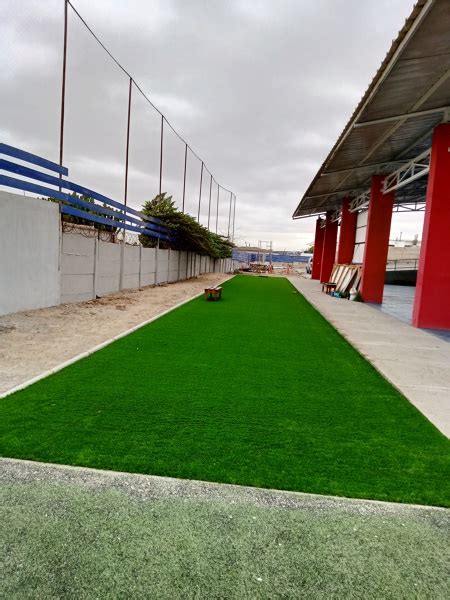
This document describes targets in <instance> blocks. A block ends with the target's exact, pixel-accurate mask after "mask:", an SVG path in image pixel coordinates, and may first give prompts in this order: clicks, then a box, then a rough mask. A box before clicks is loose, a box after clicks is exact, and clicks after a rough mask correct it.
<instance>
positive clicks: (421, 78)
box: [294, 0, 450, 217]
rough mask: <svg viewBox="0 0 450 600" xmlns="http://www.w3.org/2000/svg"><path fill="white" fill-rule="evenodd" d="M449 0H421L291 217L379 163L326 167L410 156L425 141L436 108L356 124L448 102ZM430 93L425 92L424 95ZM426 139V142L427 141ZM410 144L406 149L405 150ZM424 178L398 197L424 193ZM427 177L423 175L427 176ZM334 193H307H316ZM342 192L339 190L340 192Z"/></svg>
mask: <svg viewBox="0 0 450 600" xmlns="http://www.w3.org/2000/svg"><path fill="white" fill-rule="evenodd" d="M449 70H450V0H419V2H417V4H416V6H415V7H414V9H413V11H412V13H411V15H410V17H409V18H408V19H407V20H406V23H405V25H404V27H403V29H402V30H401V32H400V33H399V35H398V37H397V39H396V40H395V41H394V42H393V44H392V46H391V48H390V50H389V52H388V54H387V55H386V58H385V59H384V61H383V63H382V65H381V67H380V69H379V70H378V72H377V73H376V75H375V77H374V79H373V81H372V83H371V84H370V86H369V87H368V89H367V91H366V93H365V94H364V96H363V98H362V99H361V101H360V103H359V104H358V107H357V108H356V110H355V112H354V113H353V115H352V117H351V119H350V121H349V122H348V124H347V126H346V127H345V129H344V131H343V133H342V134H341V136H340V137H339V139H338V141H337V142H336V144H335V146H334V147H333V149H332V150H331V152H330V154H329V155H328V157H327V159H326V160H325V162H324V164H323V165H322V167H321V168H320V169H319V171H318V173H317V174H316V176H315V177H314V179H313V181H312V182H311V184H310V186H309V188H308V190H307V192H306V193H305V195H304V197H303V199H302V201H301V202H300V204H299V206H298V207H297V209H296V211H295V213H294V217H297V216H301V215H307V214H312V213H317V212H319V211H321V210H326V209H330V208H335V207H337V206H338V205H339V200H338V199H337V198H338V197H339V195H338V196H336V192H337V191H339V190H346V189H354V188H355V192H356V188H357V189H359V186H361V184H364V182H365V181H367V182H369V181H370V178H371V176H372V174H374V173H376V172H379V167H371V168H368V169H367V170H364V171H360V170H355V171H353V172H348V173H343V174H342V176H341V174H334V175H329V176H324V177H322V176H321V175H322V173H323V172H325V171H334V170H339V169H352V168H353V169H354V168H356V167H358V166H359V165H361V164H362V163H364V162H367V163H369V164H370V163H380V162H384V161H392V160H395V159H398V158H400V157H402V158H413V157H414V156H416V155H418V154H419V153H420V152H421V151H422V150H423V149H426V148H427V147H429V143H430V138H431V133H432V130H433V128H434V126H435V125H436V124H438V123H439V122H441V121H442V120H443V118H444V114H445V113H444V111H441V112H440V113H437V114H433V115H427V116H421V117H414V118H408V119H406V120H401V119H398V120H392V121H389V122H383V123H376V124H368V125H365V126H363V127H361V126H357V127H356V128H355V127H354V126H355V124H356V125H358V124H359V123H361V122H363V121H373V120H376V119H381V118H383V119H385V118H389V119H390V118H393V117H396V116H398V115H400V114H404V113H407V112H410V111H414V112H415V111H421V110H428V109H434V108H441V107H446V106H450V77H449V78H447V79H446V77H447V75H446V74H447V72H448V71H449ZM428 94H429V97H428ZM427 144H428V145H427ZM408 148H409V150H408ZM423 181H424V180H420V183H417V182H416V183H415V184H414V185H413V186H412V187H411V189H407V188H403V189H402V190H401V191H399V193H398V200H399V201H401V200H402V199H405V198H408V197H409V198H411V197H413V198H417V195H418V194H419V193H422V194H424V193H425V188H424V185H423ZM425 183H426V178H425ZM326 193H330V194H333V196H332V197H329V198H327V197H326V196H324V197H320V198H315V199H313V198H310V196H313V195H318V194H326ZM340 196H342V194H340Z"/></svg>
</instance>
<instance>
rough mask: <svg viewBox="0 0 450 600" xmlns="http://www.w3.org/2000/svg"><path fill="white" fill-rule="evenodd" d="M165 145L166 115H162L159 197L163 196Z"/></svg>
mask: <svg viewBox="0 0 450 600" xmlns="http://www.w3.org/2000/svg"><path fill="white" fill-rule="evenodd" d="M163 143H164V115H161V147H160V152H159V195H161V190H162V170H163Z"/></svg>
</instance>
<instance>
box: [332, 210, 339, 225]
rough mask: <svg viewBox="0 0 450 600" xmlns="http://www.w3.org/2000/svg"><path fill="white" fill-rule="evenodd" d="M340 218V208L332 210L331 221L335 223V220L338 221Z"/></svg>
mask: <svg viewBox="0 0 450 600" xmlns="http://www.w3.org/2000/svg"><path fill="white" fill-rule="evenodd" d="M340 218H341V209H340V208H338V209H337V210H335V211H334V213H333V214H332V215H331V222H332V223H335V222H336V221H339V219H340Z"/></svg>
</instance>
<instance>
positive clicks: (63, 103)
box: [59, 0, 69, 178]
mask: <svg viewBox="0 0 450 600" xmlns="http://www.w3.org/2000/svg"><path fill="white" fill-rule="evenodd" d="M68 8H69V4H68V0H65V2H64V46H63V64H62V82H61V122H60V128H59V164H60V165H61V166H62V164H63V158H64V118H65V109H66V68H67V22H68ZM59 177H60V178H62V175H61V174H60V175H59Z"/></svg>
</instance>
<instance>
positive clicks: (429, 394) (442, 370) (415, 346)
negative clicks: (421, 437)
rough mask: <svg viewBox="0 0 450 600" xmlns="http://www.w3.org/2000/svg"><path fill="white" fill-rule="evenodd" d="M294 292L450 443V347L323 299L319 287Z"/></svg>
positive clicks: (305, 282)
mask: <svg viewBox="0 0 450 600" xmlns="http://www.w3.org/2000/svg"><path fill="white" fill-rule="evenodd" d="M288 279H289V281H290V282H291V283H292V284H293V285H294V287H295V288H296V289H297V290H298V291H299V292H300V293H301V294H302V295H303V296H304V297H305V298H306V299H307V300H308V301H309V302H310V303H311V304H312V305H313V306H314V307H315V308H316V309H317V310H318V311H319V312H320V313H321V314H322V315H323V316H324V317H325V318H326V319H327V321H329V322H330V323H331V324H332V325H333V326H334V327H335V328H336V329H337V330H338V331H339V333H341V334H342V335H343V336H344V337H345V338H346V339H347V340H348V341H349V342H350V343H351V344H352V346H354V347H355V348H356V349H357V350H358V351H359V352H360V353H361V354H362V355H363V356H364V357H365V358H366V359H367V360H368V361H369V362H370V363H371V364H372V365H373V366H374V367H375V368H376V369H377V370H378V371H379V372H380V373H381V374H382V375H383V377H385V378H386V379H387V380H388V381H390V383H391V384H392V385H393V386H394V387H395V388H397V389H398V390H399V391H400V392H401V393H402V394H403V395H404V396H405V397H406V398H407V399H408V400H409V401H410V402H411V404H414V406H416V408H418V409H419V410H420V411H421V412H422V414H424V415H425V416H426V417H427V419H429V420H430V421H431V422H432V423H433V424H434V425H435V426H436V427H437V428H438V429H439V430H440V431H441V432H442V433H444V434H445V435H446V436H447V437H450V344H449V343H448V341H446V340H444V339H440V338H439V337H437V336H435V335H432V334H430V333H428V332H426V331H423V330H420V329H416V328H414V327H412V326H411V325H409V324H408V323H406V322H403V321H400V320H398V319H396V318H394V317H393V316H391V315H388V314H385V313H383V312H382V311H380V310H377V309H376V308H374V307H372V306H370V305H369V304H363V303H361V302H349V301H346V300H341V299H338V298H333V297H331V296H327V295H326V294H323V293H322V291H321V285H320V284H319V283H318V282H317V281H313V280H311V279H305V278H303V277H289V278H288Z"/></svg>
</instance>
